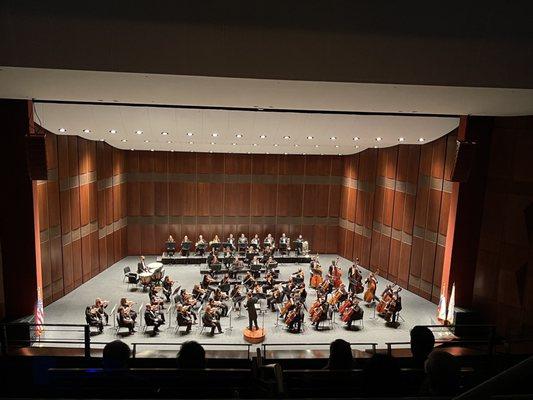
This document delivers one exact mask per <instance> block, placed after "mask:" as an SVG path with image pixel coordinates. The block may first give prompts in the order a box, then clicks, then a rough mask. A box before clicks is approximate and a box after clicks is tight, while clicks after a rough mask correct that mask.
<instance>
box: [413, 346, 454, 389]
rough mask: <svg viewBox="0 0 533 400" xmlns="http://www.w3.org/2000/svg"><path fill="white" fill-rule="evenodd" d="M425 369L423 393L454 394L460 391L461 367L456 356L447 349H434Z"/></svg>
mask: <svg viewBox="0 0 533 400" xmlns="http://www.w3.org/2000/svg"><path fill="white" fill-rule="evenodd" d="M425 370H426V381H425V382H424V384H423V385H422V389H421V392H422V394H430V395H432V396H454V395H456V394H457V393H458V392H459V383H460V367H459V362H458V361H457V359H456V358H455V356H453V355H451V354H450V353H447V352H445V351H438V350H437V351H433V352H432V353H431V354H430V355H429V357H428V359H427V361H426V366H425Z"/></svg>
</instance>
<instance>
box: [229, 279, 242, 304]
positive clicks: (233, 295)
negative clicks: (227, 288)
mask: <svg viewBox="0 0 533 400" xmlns="http://www.w3.org/2000/svg"><path fill="white" fill-rule="evenodd" d="M230 299H231V301H233V308H234V309H237V308H238V309H240V308H241V303H242V301H243V300H244V295H243V294H242V293H241V285H235V286H234V287H233V289H231V292H230Z"/></svg>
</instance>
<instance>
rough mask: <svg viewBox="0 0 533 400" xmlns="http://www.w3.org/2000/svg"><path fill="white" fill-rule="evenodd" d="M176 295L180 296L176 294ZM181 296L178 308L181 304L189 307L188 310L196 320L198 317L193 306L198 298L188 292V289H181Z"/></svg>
mask: <svg viewBox="0 0 533 400" xmlns="http://www.w3.org/2000/svg"><path fill="white" fill-rule="evenodd" d="M176 297H178V296H176ZM179 297H180V301H176V310H177V309H178V308H179V307H180V306H183V307H188V308H187V310H188V311H189V313H190V314H191V315H192V317H193V318H194V321H196V319H197V317H196V313H195V312H194V310H193V307H194V306H195V305H196V303H197V301H196V299H195V298H194V297H193V296H192V295H191V294H190V293H187V289H181V291H180V294H179Z"/></svg>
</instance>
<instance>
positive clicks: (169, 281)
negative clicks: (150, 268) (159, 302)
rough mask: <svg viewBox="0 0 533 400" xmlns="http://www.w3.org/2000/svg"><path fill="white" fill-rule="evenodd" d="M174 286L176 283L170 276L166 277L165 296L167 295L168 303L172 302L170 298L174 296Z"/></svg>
mask: <svg viewBox="0 0 533 400" xmlns="http://www.w3.org/2000/svg"><path fill="white" fill-rule="evenodd" d="M173 285H174V281H173V280H172V279H170V276H168V275H167V276H165V278H164V279H163V294H164V295H165V298H166V299H167V302H170V296H171V295H172V286H173Z"/></svg>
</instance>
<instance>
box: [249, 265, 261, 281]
mask: <svg viewBox="0 0 533 400" xmlns="http://www.w3.org/2000/svg"><path fill="white" fill-rule="evenodd" d="M262 267H263V265H261V264H252V265H250V271H251V272H252V275H253V276H254V278H257V277H258V276H259V275H260V274H261V268H262Z"/></svg>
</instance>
